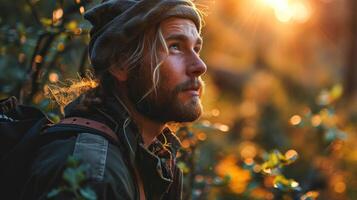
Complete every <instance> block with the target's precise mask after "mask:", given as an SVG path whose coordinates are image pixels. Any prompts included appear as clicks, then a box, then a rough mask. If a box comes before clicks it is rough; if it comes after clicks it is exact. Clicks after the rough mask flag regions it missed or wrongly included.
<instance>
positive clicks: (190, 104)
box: [127, 72, 203, 123]
mask: <svg viewBox="0 0 357 200" xmlns="http://www.w3.org/2000/svg"><path fill="white" fill-rule="evenodd" d="M129 74H131V75H129V77H128V81H127V83H128V84H127V88H128V97H129V100H130V101H131V102H132V103H133V105H134V107H135V109H136V110H137V111H138V112H139V113H140V114H142V115H144V116H146V117H148V118H150V119H151V120H154V121H157V122H160V123H167V122H192V121H195V120H196V119H198V118H199V117H200V116H201V114H202V104H201V100H200V97H199V96H195V97H192V98H190V99H189V100H186V101H185V102H183V101H182V100H180V99H179V95H180V93H182V92H185V91H187V90H188V89H190V88H199V89H200V93H201V91H202V88H203V81H202V80H200V79H198V78H196V79H191V80H188V81H185V82H183V83H181V84H178V85H177V86H176V87H174V88H172V89H170V88H165V85H167V84H165V83H166V81H165V79H164V78H162V79H161V80H160V82H159V84H158V87H157V90H156V92H155V91H153V92H151V93H150V94H149V95H147V96H146V97H144V95H145V94H146V92H147V91H149V89H150V88H148V85H151V84H148V82H149V81H148V79H146V80H145V78H144V76H139V74H136V73H135V72H133V73H129ZM143 97H144V98H143Z"/></svg>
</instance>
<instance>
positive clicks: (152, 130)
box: [131, 110, 165, 147]
mask: <svg viewBox="0 0 357 200" xmlns="http://www.w3.org/2000/svg"><path fill="white" fill-rule="evenodd" d="M131 116H132V118H133V120H134V121H135V123H136V124H137V126H138V127H139V130H140V133H141V136H142V138H143V140H144V146H145V147H148V146H149V145H150V144H151V143H152V141H153V140H154V139H155V138H156V136H158V135H160V134H161V132H162V131H163V129H164V128H165V124H164V123H159V122H155V121H153V120H151V119H148V118H147V117H145V116H143V115H141V114H140V113H138V112H137V111H135V110H133V111H131Z"/></svg>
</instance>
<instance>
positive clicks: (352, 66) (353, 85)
mask: <svg viewBox="0 0 357 200" xmlns="http://www.w3.org/2000/svg"><path fill="white" fill-rule="evenodd" d="M349 5H350V43H349V44H350V46H349V50H348V54H347V56H348V57H347V63H346V64H347V65H346V70H345V97H352V96H354V95H356V94H357V1H356V0H350V1H349Z"/></svg>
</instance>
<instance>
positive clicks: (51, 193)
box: [47, 188, 62, 198]
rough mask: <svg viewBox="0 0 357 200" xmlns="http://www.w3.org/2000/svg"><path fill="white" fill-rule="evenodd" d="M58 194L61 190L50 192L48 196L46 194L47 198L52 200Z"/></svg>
mask: <svg viewBox="0 0 357 200" xmlns="http://www.w3.org/2000/svg"><path fill="white" fill-rule="evenodd" d="M60 192H62V189H61V188H56V189H53V190H51V191H50V192H49V193H48V194H47V198H54V197H55V196H57V195H58V194H59V193H60Z"/></svg>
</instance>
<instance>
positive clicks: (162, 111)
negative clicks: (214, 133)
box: [128, 18, 207, 123]
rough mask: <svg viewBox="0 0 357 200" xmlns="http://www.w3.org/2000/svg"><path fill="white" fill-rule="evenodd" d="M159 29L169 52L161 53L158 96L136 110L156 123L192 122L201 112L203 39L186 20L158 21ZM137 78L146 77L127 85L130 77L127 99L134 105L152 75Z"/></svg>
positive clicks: (203, 68)
mask: <svg viewBox="0 0 357 200" xmlns="http://www.w3.org/2000/svg"><path fill="white" fill-rule="evenodd" d="M160 28H161V31H162V34H163V37H164V39H165V41H166V44H167V47H168V50H169V52H168V54H166V53H165V51H164V50H161V52H160V56H162V58H163V63H162V65H161V67H160V78H159V84H158V88H157V93H156V94H155V92H153V93H152V94H150V95H149V96H148V97H146V98H145V99H143V100H141V101H140V102H139V103H138V104H136V105H135V106H136V109H137V110H138V111H139V112H140V113H141V114H143V115H145V116H147V117H149V118H151V119H153V120H155V121H159V122H164V123H166V122H170V121H175V122H191V121H194V120H196V119H197V118H198V117H199V116H200V115H201V113H202V105H201V100H200V98H201V94H202V89H203V88H202V87H203V82H202V80H201V77H200V76H201V75H202V74H203V73H205V72H206V70H207V67H206V65H205V63H204V62H203V61H202V60H201V58H200V55H199V52H200V50H201V48H202V39H201V37H200V35H199V33H198V31H197V29H196V26H195V24H194V23H193V22H192V21H191V20H188V19H182V18H169V19H166V20H164V21H162V22H161V24H160ZM144 67H145V66H144ZM129 74H130V73H129ZM137 75H139V76H145V78H144V79H145V80H144V81H140V80H139V81H138V79H137V78H136V80H135V82H136V83H134V82H132V83H130V82H131V81H130V75H129V80H128V87H130V88H128V89H129V98H130V99H131V100H132V101H133V100H134V101H133V102H137V101H136V100H138V98H140V97H142V96H143V94H145V91H147V89H148V88H150V87H149V86H151V84H150V83H148V82H150V81H147V80H152V78H151V77H148V76H149V75H150V76H151V73H145V75H144V74H137ZM139 79H140V78H139ZM148 85H149V86H148ZM133 90H134V91H133ZM138 91H142V92H138ZM139 93H141V96H139V95H138V94H139ZM134 104H135V103H134Z"/></svg>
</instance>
